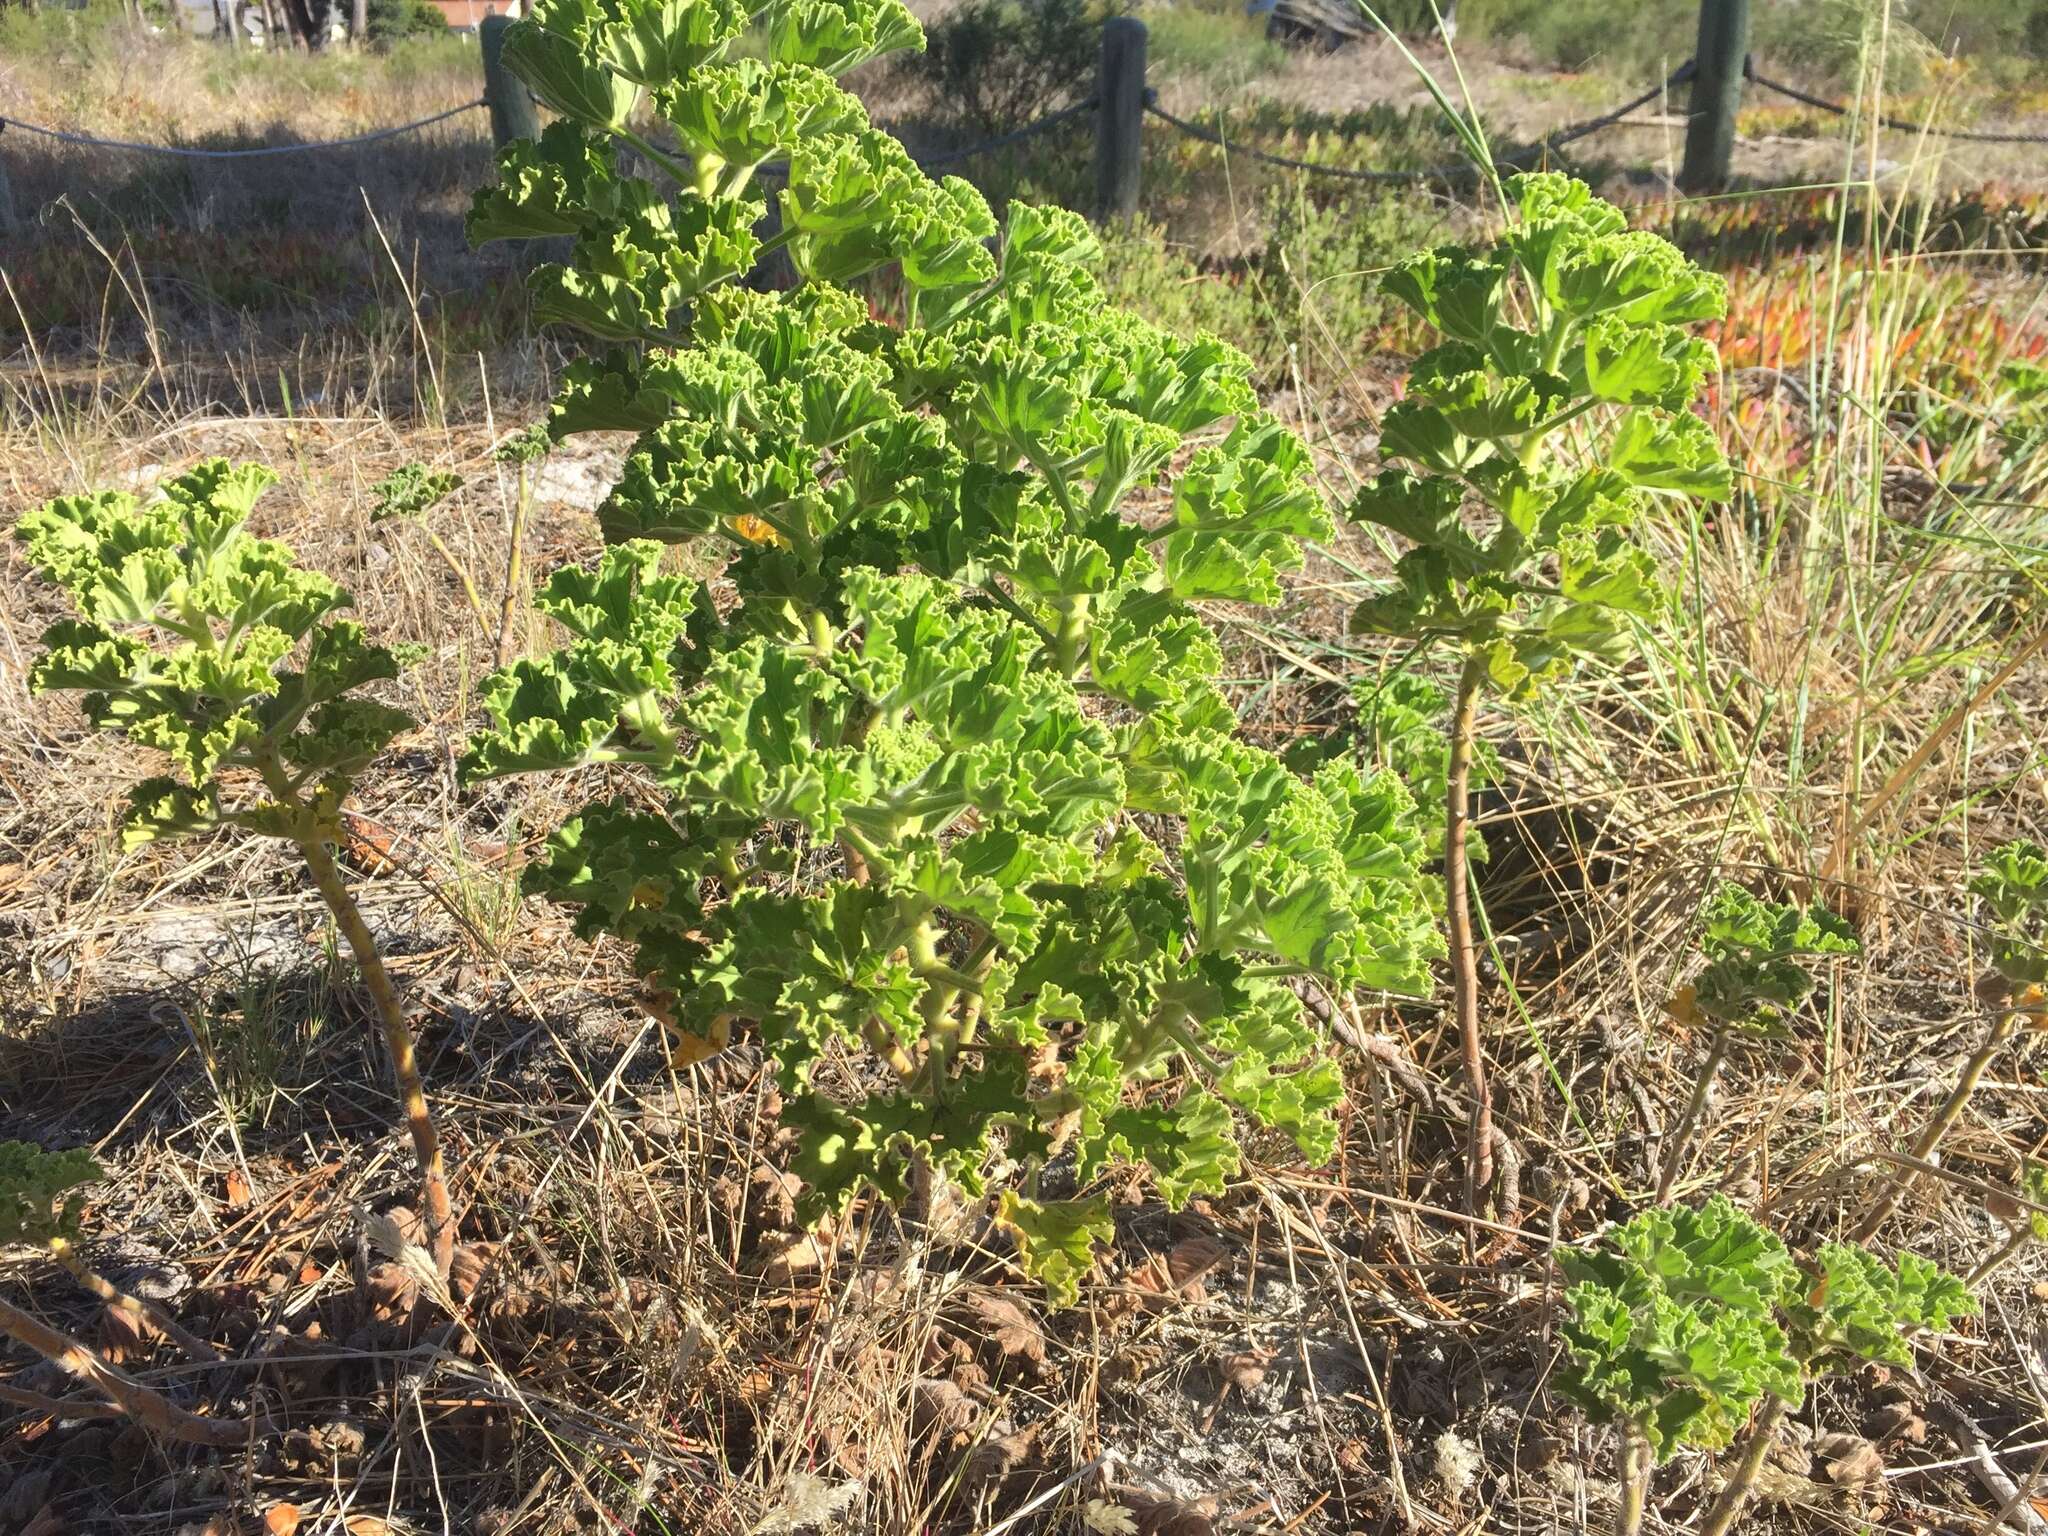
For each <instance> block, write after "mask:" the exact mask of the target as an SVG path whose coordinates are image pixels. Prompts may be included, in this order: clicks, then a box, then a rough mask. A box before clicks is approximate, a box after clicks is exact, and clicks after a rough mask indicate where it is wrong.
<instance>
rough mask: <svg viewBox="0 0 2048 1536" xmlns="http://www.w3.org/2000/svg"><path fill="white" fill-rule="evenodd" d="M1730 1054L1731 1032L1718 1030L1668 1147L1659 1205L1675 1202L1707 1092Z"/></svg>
mask: <svg viewBox="0 0 2048 1536" xmlns="http://www.w3.org/2000/svg"><path fill="white" fill-rule="evenodd" d="M1727 1055H1728V1031H1727V1030H1726V1029H1717V1030H1715V1031H1714V1041H1713V1044H1711V1045H1709V1046H1708V1047H1707V1059H1706V1060H1705V1061H1704V1062H1702V1063H1700V1075H1699V1079H1698V1081H1696V1082H1695V1083H1694V1084H1693V1085H1692V1097H1691V1098H1690V1099H1689V1100H1687V1101H1686V1106H1685V1114H1684V1116H1683V1117H1682V1118H1681V1119H1680V1120H1679V1122H1678V1128H1677V1129H1676V1130H1674V1131H1673V1132H1672V1133H1671V1141H1670V1144H1669V1145H1668V1146H1666V1147H1665V1148H1664V1167H1663V1169H1662V1171H1660V1172H1659V1173H1658V1175H1657V1203H1658V1204H1659V1205H1669V1204H1670V1203H1671V1186H1672V1185H1674V1184H1676V1183H1677V1182H1678V1175H1679V1171H1680V1170H1681V1169H1682V1168H1683V1167H1684V1166H1685V1159H1686V1154H1687V1153H1689V1152H1690V1151H1691V1150H1692V1138H1693V1133H1694V1132H1695V1131H1697V1130H1698V1129H1699V1124H1700V1111H1701V1110H1703V1109H1705V1108H1706V1107H1707V1095H1708V1094H1709V1093H1710V1092H1712V1091H1713V1087H1714V1077H1715V1075H1716V1074H1717V1073H1718V1072H1719V1071H1720V1070H1721V1063H1722V1061H1723V1060H1725V1059H1726V1057H1727Z"/></svg>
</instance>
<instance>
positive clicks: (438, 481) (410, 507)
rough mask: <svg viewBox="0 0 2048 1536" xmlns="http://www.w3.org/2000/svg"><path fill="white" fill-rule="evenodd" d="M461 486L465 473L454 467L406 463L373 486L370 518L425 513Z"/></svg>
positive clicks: (383, 520) (381, 519)
mask: <svg viewBox="0 0 2048 1536" xmlns="http://www.w3.org/2000/svg"><path fill="white" fill-rule="evenodd" d="M461 488H462V476H460V475H458V474H455V473H454V472H453V471H451V470H445V469H442V470H433V469H428V468H427V466H426V465H424V464H418V463H414V464H402V465H400V466H399V467H398V468H397V469H395V470H393V471H392V472H391V473H390V474H388V475H386V476H385V477H384V478H383V479H382V480H379V481H378V482H377V483H376V484H375V485H373V486H371V487H370V521H371V522H373V523H386V522H391V521H393V520H394V519H398V518H411V517H419V516H422V515H423V514H425V513H426V512H427V511H429V510H430V509H431V508H433V507H434V506H436V505H438V504H439V503H440V502H442V501H445V500H446V499H447V498H448V497H450V496H452V495H454V494H455V492H457V491H458V490H460V489H461Z"/></svg>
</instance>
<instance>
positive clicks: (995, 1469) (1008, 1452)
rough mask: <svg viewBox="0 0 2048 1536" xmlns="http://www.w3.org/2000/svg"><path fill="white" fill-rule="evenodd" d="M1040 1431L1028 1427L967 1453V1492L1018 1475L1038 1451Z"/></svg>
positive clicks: (986, 1442)
mask: <svg viewBox="0 0 2048 1536" xmlns="http://www.w3.org/2000/svg"><path fill="white" fill-rule="evenodd" d="M1039 1428H1040V1426H1039V1425H1037V1424H1026V1425H1025V1426H1024V1427H1023V1428H1022V1429H1017V1430H1012V1431H1011V1432H1010V1433H1009V1434H1007V1435H1000V1436H998V1437H996V1438H995V1439H993V1440H984V1441H982V1442H981V1444H979V1445H977V1446H976V1447H975V1448H974V1449H973V1450H972V1451H970V1452H968V1454H967V1466H966V1468H965V1469H964V1470H963V1471H962V1473H961V1477H962V1479H963V1480H964V1481H965V1482H966V1484H967V1487H968V1490H969V1491H970V1492H972V1491H976V1490H979V1489H982V1488H986V1487H988V1486H989V1485H991V1484H993V1483H999V1482H1001V1481H1003V1479H1005V1478H1007V1477H1008V1476H1009V1475H1010V1474H1011V1473H1012V1472H1015V1471H1016V1470H1017V1467H1018V1465H1019V1464H1020V1463H1022V1462H1024V1461H1025V1460H1027V1459H1029V1457H1030V1455H1031V1453H1032V1452H1033V1451H1034V1450H1036V1449H1037V1447H1038V1431H1039Z"/></svg>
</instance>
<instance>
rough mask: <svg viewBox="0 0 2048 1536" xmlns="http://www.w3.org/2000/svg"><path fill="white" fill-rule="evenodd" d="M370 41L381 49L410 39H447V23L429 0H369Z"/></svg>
mask: <svg viewBox="0 0 2048 1536" xmlns="http://www.w3.org/2000/svg"><path fill="white" fill-rule="evenodd" d="M368 15H369V22H370V41H371V42H372V43H373V44H375V45H376V46H377V47H379V48H388V47H390V46H391V45H392V44H393V43H396V42H399V41H401V40H403V39H405V38H408V37H444V36H446V35H447V32H448V23H447V22H446V21H445V20H444V19H443V18H442V16H441V13H440V12H439V11H437V10H435V9H434V8H433V7H432V6H431V5H429V4H427V0H369V11H368Z"/></svg>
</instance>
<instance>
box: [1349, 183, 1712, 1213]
mask: <svg viewBox="0 0 2048 1536" xmlns="http://www.w3.org/2000/svg"><path fill="white" fill-rule="evenodd" d="M1504 190H1505V194H1506V201H1507V205H1508V206H1507V222H1506V227H1505V228H1504V230H1503V231H1502V233H1501V235H1500V236H1499V238H1498V239H1497V240H1496V241H1494V242H1493V243H1492V244H1490V245H1488V246H1484V247H1468V246H1459V245H1447V246H1443V247H1440V248H1438V249H1436V250H1433V251H1426V252H1423V253H1421V254H1419V255H1416V256H1414V257H1412V258H1410V259H1409V260H1407V261H1404V262H1402V263H1401V264H1399V265H1398V266H1396V267H1395V268H1394V270H1393V271H1392V272H1391V273H1390V274H1389V275H1388V277H1387V278H1386V281H1385V287H1386V289H1387V291H1388V292H1389V293H1390V294H1392V295H1393V296H1394V297H1395V298H1397V299H1399V300H1400V301H1401V302H1403V303H1404V304H1406V305H1407V306H1408V307H1409V308H1410V309H1412V310H1414V311H1415V313H1416V314H1417V315H1419V316H1420V317H1421V318H1422V319H1423V320H1425V321H1426V322H1428V324H1429V325H1430V326H1431V327H1432V328H1433V329H1434V330H1436V331H1437V332H1438V333H1439V334H1440V335H1441V336H1442V338H1443V339H1442V341H1441V343H1440V344H1439V345H1437V346H1435V347H1432V348H1431V349H1429V350H1428V351H1426V352H1424V353H1423V354H1422V355H1421V356H1420V357H1418V358H1416V360H1415V362H1414V364H1413V366H1412V367H1411V369H1410V371H1409V375H1408V387H1407V393H1406V395H1405V397H1404V398H1403V399H1402V400H1401V401H1400V402H1399V403H1397V404H1396V405H1394V406H1393V407H1392V408H1391V409H1389V410H1388V411H1387V413H1386V415H1385V417H1384V418H1383V419H1382V421H1381V424H1380V443H1379V452H1380V456H1381V458H1382V459H1384V460H1386V461H1387V466H1388V467H1387V468H1386V469H1384V470H1383V471H1382V472H1381V473H1380V474H1379V475H1378V476H1377V477H1376V478H1375V479H1374V480H1372V481H1371V482H1370V483H1369V484H1367V485H1366V486H1365V488H1364V489H1363V490H1362V491H1360V493H1359V494H1358V496H1357V498H1356V499H1355V500H1354V501H1353V503H1352V505H1351V508H1350V516H1351V518H1352V520H1353V521H1354V522H1357V523H1361V524H1365V525H1368V526H1370V527H1373V528H1375V529H1382V530H1385V531H1386V532H1388V533H1391V534H1393V535H1395V536H1397V537H1398V538H1400V539H1401V540H1403V541H1405V543H1406V544H1407V545H1408V546H1409V547H1408V548H1407V550H1406V551H1405V552H1404V553H1403V554H1402V555H1401V557H1400V559H1399V562H1398V564H1397V565H1396V567H1395V571H1394V577H1395V579H1394V583H1393V585H1392V586H1391V587H1390V588H1388V589H1387V590H1385V591H1383V592H1380V593H1377V594H1375V595H1374V596H1372V597H1369V598H1367V599H1366V600H1365V601H1364V602H1363V603H1361V604H1360V605H1359V607H1358V610H1357V612H1356V613H1355V614H1354V616H1353V619H1352V627H1353V628H1354V629H1355V630H1359V631H1363V632H1367V633H1372V634H1381V635H1389V636H1394V637H1397V638H1399V639H1402V640H1404V641H1407V642H1408V643H1409V644H1410V645H1411V647H1414V648H1416V649H1418V650H1426V649H1429V648H1433V647H1437V646H1445V647H1448V648H1449V649H1450V650H1451V651H1452V652H1453V653H1454V655H1455V657H1456V659H1457V662H1458V668H1459V672H1458V683H1457V687H1456V691H1455V694H1454V696H1453V698H1452V700H1451V708H1450V721H1449V726H1448V731H1447V736H1448V739H1449V744H1450V753H1449V761H1448V765H1447V770H1446V786H1445V791H1446V817H1445V822H1446V825H1445V836H1444V882H1445V898H1446V899H1445V909H1446V916H1447V920H1448V926H1449V929H1450V959H1451V976H1452V984H1453V991H1454V1000H1455V1005H1456V1013H1457V1020H1458V1028H1459V1034H1460V1039H1461V1044H1462V1048H1463V1054H1464V1066H1465V1075H1466V1079H1467V1084H1468V1089H1469V1092H1470V1095H1471V1105H1472V1109H1471V1120H1470V1125H1469V1127H1468V1137H1469V1139H1468V1151H1467V1178H1466V1200H1467V1204H1468V1206H1469V1207H1471V1208H1473V1209H1477V1207H1478V1205H1479V1204H1480V1202H1481V1200H1482V1199H1483V1196H1484V1193H1485V1190H1486V1188H1487V1186H1488V1185H1489V1184H1490V1183H1491V1182H1492V1177H1493V1174H1492V1153H1491V1147H1492V1133H1491V1122H1492V1109H1491V1103H1492V1101H1491V1095H1490V1093H1489V1090H1488V1087H1487V1081H1486V1065H1485V1048H1484V1041H1483V1039H1482V1037H1481V1033H1480V1022H1479V968H1478V954H1477V938H1476V934H1475V929H1474V924H1473V919H1472V910H1471V900H1470V893H1469V891H1468V890H1467V854H1466V844H1467V840H1468V835H1469V834H1468V824H1469V821H1470V804H1469V784H1470V777H1471V769H1472V761H1473V755H1474V743H1475V739H1476V733H1477V730H1478V714H1479V706H1480V703H1481V700H1482V699H1483V698H1484V697H1485V696H1486V695H1487V694H1489V693H1493V694H1498V695H1500V696H1502V697H1504V698H1506V699H1508V700H1510V701H1514V700H1521V699H1526V698H1528V697H1530V696H1531V695H1533V694H1535V693H1537V692H1538V691H1539V690H1540V689H1542V688H1543V687H1544V686H1545V685H1546V684H1548V683H1550V682H1553V681H1554V680H1556V679H1557V678H1559V677H1560V676H1562V675H1564V674H1565V673H1566V672H1567V671H1568V670H1569V669H1571V668H1573V667H1575V666H1580V665H1584V664H1587V663H1600V662H1612V661H1615V660H1618V659H1620V658H1622V657H1623V656H1625V655H1626V653H1627V649H1628V641H1629V635H1630V628H1629V626H1630V624H1631V623H1632V622H1636V621H1640V620H1644V619H1649V618H1652V617H1654V616H1655V615H1656V614H1657V613H1658V611H1659V610H1660V608H1661V606H1662V604H1663V602H1664V596H1663V592H1662V589H1661V588H1660V586H1659V583H1658V580H1657V573H1656V569H1655V563H1654V561H1653V560H1652V558H1651V555H1650V554H1649V552H1648V551H1647V550H1646V549H1644V548H1643V546H1642V545H1641V544H1640V543H1639V542H1638V540H1637V538H1636V525H1637V522H1638V520H1639V518H1640V516H1641V514H1642V512H1643V510H1644V507H1645V505H1646V500H1647V498H1650V497H1657V496H1668V497H1700V498H1707V499H1726V498H1727V496H1728V495H1729V493H1730V476H1729V471H1728V466H1727V464H1726V462H1725V461H1724V460H1723V458H1722V456H1721V451H1720V448H1719V446H1718V445H1717V444H1716V442H1715V440H1714V434H1713V432H1712V430H1711V429H1710V428H1709V427H1708V426H1707V424H1706V423H1705V422H1704V421H1702V420H1701V419H1700V418H1699V417H1698V416H1696V415H1694V414H1693V413H1692V410H1691V406H1692V404H1693V401H1694V400H1695V398H1696V397H1697V396H1698V394H1699V391H1700V389H1701V387H1702V386H1703V385H1704V384H1705V383H1706V381H1707V380H1708V378H1709V376H1710V375H1711V374H1712V373H1713V371H1714V369H1715V367H1716V363H1717V359H1716V356H1715V353H1714V348H1713V345H1712V344H1711V343H1710V342H1707V341H1704V340H1701V339H1700V338H1698V337H1695V336H1693V335H1691V334H1690V333H1689V332H1688V330H1687V327H1688V326H1690V325H1693V324H1696V323H1698V322H1700V321H1706V320H1713V319H1717V318H1719V317H1720V316H1721V315H1722V314H1723V313H1724V312H1725V310H1726V308H1727V294H1726V290H1725V285H1724V284H1723V283H1722V281H1721V279H1719V278H1718V277H1715V276H1713V275H1712V274H1710V273H1707V272H1704V271H1702V270H1701V269H1700V268H1699V267H1697V266H1695V265H1694V264H1693V263H1691V262H1689V261H1688V260H1686V258H1685V257H1684V256H1683V255H1682V254H1680V252H1679V251H1678V249H1677V248H1676V247H1675V246H1673V245H1671V244H1670V243H1669V242H1668V241H1665V240H1663V239H1661V238H1659V237H1658V236H1656V235H1652V234H1647V233H1643V232H1640V231H1631V230H1629V229H1628V228H1627V227H1626V220H1625V218H1624V216H1623V214H1622V212H1621V210H1620V209H1618V208H1615V207H1613V206H1611V205H1610V204H1607V203H1604V202H1602V201H1601V200H1600V199H1599V198H1597V197H1595V196H1594V195H1593V194H1592V193H1591V192H1590V191H1589V190H1588V189H1587V187H1586V186H1585V184H1584V183H1582V182H1578V181H1574V180H1572V179H1570V178H1568V177H1565V176H1561V175H1558V174H1555V173H1551V172H1544V173H1540V174H1531V175H1522V176H1514V177H1511V178H1509V179H1508V181H1507V182H1506V184H1505V189H1504Z"/></svg>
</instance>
